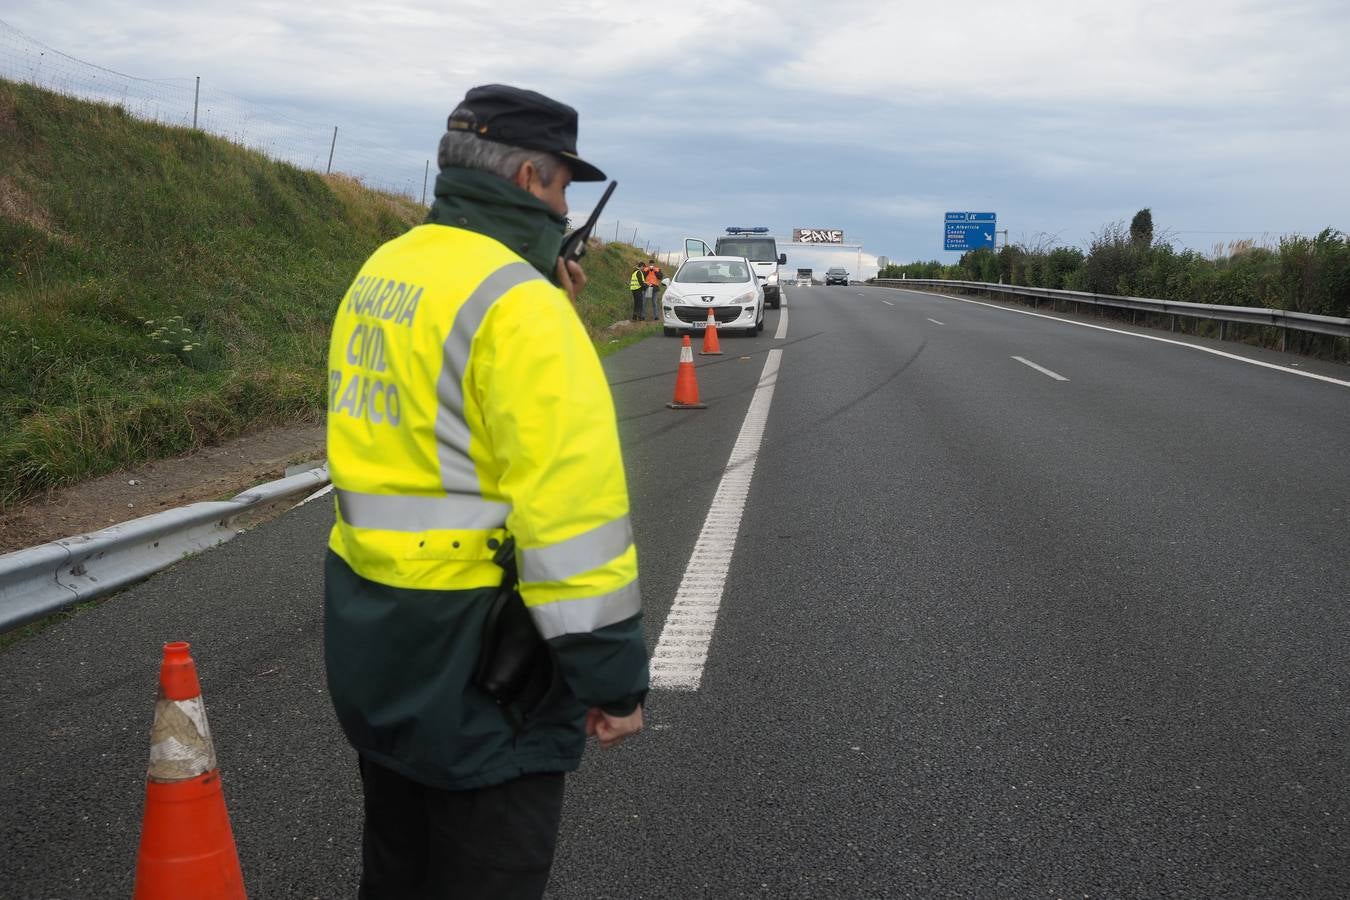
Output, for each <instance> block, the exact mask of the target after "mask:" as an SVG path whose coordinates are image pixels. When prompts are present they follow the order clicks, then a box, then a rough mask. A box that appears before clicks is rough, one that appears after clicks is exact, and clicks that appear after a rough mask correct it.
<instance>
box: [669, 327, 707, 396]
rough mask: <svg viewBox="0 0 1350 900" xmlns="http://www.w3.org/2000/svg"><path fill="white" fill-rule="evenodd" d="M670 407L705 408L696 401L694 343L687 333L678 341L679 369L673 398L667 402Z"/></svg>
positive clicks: (696, 379) (696, 381)
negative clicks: (690, 340)
mask: <svg viewBox="0 0 1350 900" xmlns="http://www.w3.org/2000/svg"><path fill="white" fill-rule="evenodd" d="M666 406H669V407H670V408H671V409H707V408H708V404H706V403H699V402H698V378H696V377H695V376H694V345H693V344H691V343H690V342H689V335H687V334H686V335H685V336H684V339H683V340H681V341H680V371H679V372H678V373H677V374H676V375H675V399H674V400H673V401H671V402H670V403H667V404H666Z"/></svg>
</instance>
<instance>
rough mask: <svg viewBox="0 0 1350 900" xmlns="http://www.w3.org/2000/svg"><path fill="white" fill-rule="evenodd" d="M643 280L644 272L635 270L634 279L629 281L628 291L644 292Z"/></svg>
mask: <svg viewBox="0 0 1350 900" xmlns="http://www.w3.org/2000/svg"><path fill="white" fill-rule="evenodd" d="M642 278H643V274H642V270H641V269H634V270H633V275H632V277H631V278H629V279H628V289H629V290H630V291H640V290H642Z"/></svg>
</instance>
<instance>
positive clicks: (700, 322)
mask: <svg viewBox="0 0 1350 900" xmlns="http://www.w3.org/2000/svg"><path fill="white" fill-rule="evenodd" d="M693 325H694V327H695V328H707V327H708V320H707V319H699V320H698V321H697V322H694V323H693Z"/></svg>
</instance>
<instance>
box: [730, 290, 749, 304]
mask: <svg viewBox="0 0 1350 900" xmlns="http://www.w3.org/2000/svg"><path fill="white" fill-rule="evenodd" d="M731 302H732V303H753V302H755V292H754V291H746V292H745V293H744V294H741V295H740V296H739V297H737V298H736V299H735V300H732V301H731Z"/></svg>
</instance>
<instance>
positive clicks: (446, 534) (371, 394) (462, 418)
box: [325, 224, 647, 788]
mask: <svg viewBox="0 0 1350 900" xmlns="http://www.w3.org/2000/svg"><path fill="white" fill-rule="evenodd" d="M328 379H329V380H328V465H329V471H330V474H331V477H332V482H333V486H334V491H335V494H336V508H337V516H336V522H335V524H334V526H333V529H332V532H331V534H330V537H329V548H330V549H331V551H332V552H333V554H335V555H336V557H339V558H340V559H341V561H342V562H343V563H345V566H344V565H342V564H339V563H336V562H335V561H332V560H331V559H330V565H329V567H328V573H329V587H328V591H327V595H328V599H327V601H326V602H327V603H328V616H327V617H326V625H325V628H326V634H327V636H328V641H329V644H330V646H329V648H328V654H329V672H330V683H331V682H334V681H340V682H342V685H343V686H341V687H339V686H335V687H334V689H333V694H334V703H335V705H336V706H337V707H338V712H339V718H340V719H341V720H342V721H343V725H344V729H345V730H346V731H347V732H348V736H349V737H350V738H352V740H353V743H354V744H356V746H357V749H358V750H361V751H362V752H363V753H369V754H370V755H372V756H374V757H375V758H376V759H377V760H379V761H382V762H384V763H385V764H387V765H393V766H394V767H395V768H400V769H401V770H403V771H409V772H414V773H415V774H416V775H417V776H418V777H421V778H422V779H423V780H424V781H428V782H433V783H439V784H442V785H444V786H447V787H451V788H463V787H469V786H473V785H475V784H482V783H492V782H493V781H494V780H503V778H504V777H506V776H510V774H511V772H513V771H514V772H517V773H518V772H519V771H520V770H525V771H529V770H535V771H538V770H546V769H565V768H574V767H575V764H576V759H575V758H573V757H576V758H579V756H580V747H579V744H578V745H574V744H569V743H568V742H569V741H572V740H573V737H572V736H563V737H560V736H558V735H557V734H555V735H554V736H553V737H552V738H550V739H548V740H545V741H544V744H545V745H546V746H543V747H542V748H540V747H536V748H535V749H534V750H533V751H528V752H526V751H521V750H520V749H519V747H520V746H521V745H522V742H521V741H519V740H514V741H513V736H512V735H511V734H509V733H507V732H505V731H503V729H501V728H500V727H499V726H500V724H501V719H500V715H499V714H498V713H497V712H496V711H495V710H492V708H491V703H490V702H489V701H486V698H485V697H480V696H477V695H475V694H474V693H473V692H474V689H473V688H471V687H469V685H468V673H469V669H470V668H471V666H472V663H473V657H474V656H475V655H476V652H477V640H478V636H479V633H480V632H481V626H482V618H483V610H484V609H485V608H486V604H487V602H488V601H489V600H490V598H491V597H492V595H493V591H491V590H484V589H486V588H492V587H494V586H497V585H500V583H501V581H502V570H501V568H499V567H498V566H497V565H496V564H495V563H494V562H493V559H492V558H493V555H494V553H495V552H496V550H497V548H498V547H499V546H500V544H501V542H502V541H504V540H505V538H506V537H507V535H508V534H509V535H510V536H512V537H514V539H515V543H516V554H517V563H518V567H519V573H520V592H521V596H522V597H523V599H524V601H525V604H526V606H527V608H528V609H529V611H530V613H531V617H532V619H533V621H534V623H535V625H536V626H537V627H538V629H539V632H540V634H541V636H542V637H543V638H544V639H545V640H546V641H548V643H549V645H550V648H551V651H552V653H553V655H554V658H555V661H556V664H557V668H558V671H559V672H560V674H561V677H562V678H563V679H564V680H565V682H566V688H567V690H569V691H570V694H571V697H572V698H574V699H570V700H569V703H570V704H571V705H570V706H567V708H566V710H565V715H564V714H563V713H561V712H560V713H558V714H557V715H555V716H553V718H554V719H555V720H556V721H555V723H554V724H559V723H562V722H563V720H564V719H565V720H567V724H569V727H573V730H575V726H577V725H578V721H579V720H578V717H579V716H581V715H582V714H584V709H585V707H587V706H593V705H599V706H604V705H606V704H613V703H615V702H616V701H620V700H621V698H630V699H629V701H628V702H629V703H631V702H633V700H632V699H631V698H634V697H638V698H640V696H641V695H642V694H643V693H645V690H646V682H647V674H646V651H645V645H644V644H643V641H642V632H641V627H640V596H639V590H638V582H637V551H636V548H635V546H634V544H633V535H632V528H631V526H630V523H629V518H628V492H627V485H626V483H625V478H624V471H623V463H622V458H621V456H620V448H619V438H618V430H617V425H616V422H615V416H614V406H613V400H612V398H611V396H610V392H609V387H608V385H607V384H606V382H605V377H604V372H603V370H602V369H601V367H600V363H599V360H598V358H597V357H596V354H595V350H594V347H593V346H592V344H591V341H590V339H589V337H588V336H587V334H586V331H585V329H584V327H583V326H582V324H581V322H580V320H579V319H578V317H577V314H576V311H575V310H574V309H573V308H572V304H571V302H570V300H569V299H568V297H567V295H566V294H565V293H564V292H563V291H561V290H560V289H558V288H557V287H555V286H554V285H552V284H551V283H550V282H549V281H547V280H546V279H545V278H544V277H543V276H542V275H540V273H539V272H538V271H536V270H535V269H534V267H532V266H531V265H530V264H529V263H527V262H525V261H524V260H523V259H522V258H521V257H520V256H518V255H517V254H516V253H514V252H512V251H511V250H510V249H508V248H507V247H506V246H505V245H503V244H502V243H499V242H498V241H496V240H494V239H493V238H491V237H487V236H485V235H483V234H479V233H476V232H473V231H469V230H466V229H462V228H454V227H447V226H445V225H438V224H428V225H422V226H419V227H417V228H414V229H412V230H411V231H409V232H408V233H406V234H404V235H403V236H401V237H399V238H396V239H394V240H392V241H390V242H389V243H387V244H385V245H384V246H383V247H381V248H380V249H379V250H377V251H376V252H375V254H374V255H372V256H371V257H370V259H369V260H368V261H367V262H366V264H365V266H364V267H363V268H362V269H361V271H360V273H359V274H358V275H357V277H356V279H355V281H354V282H353V283H352V285H351V287H350V289H349V290H348V292H347V294H346V296H345V297H344V298H343V300H342V302H341V305H340V308H339V309H338V312H337V315H336V319H335V323H334V329H333V338H332V342H331V345H330V349H329V359H328ZM348 569H349V570H350V572H348V571H347V570H348ZM353 576H354V577H353ZM334 585H338V586H337V587H334ZM334 595H336V600H335V599H334ZM391 635H394V637H391ZM437 642H440V643H437ZM426 647H436V648H438V649H436V650H434V651H430V650H427V651H426V653H427V654H429V655H428V656H427V658H426V659H424V660H422V661H421V662H420V663H418V664H417V665H419V666H421V667H422V670H423V673H422V675H420V676H418V677H419V678H421V679H423V680H428V681H431V682H433V683H434V685H435V691H436V692H439V699H438V700H437V701H436V702H435V703H433V702H432V701H430V700H429V699H427V695H428V692H429V691H430V688H428V687H427V686H425V685H418V684H384V685H379V686H377V687H370V686H368V685H367V684H366V682H369V681H371V680H374V681H377V682H378V681H381V680H383V681H397V680H399V679H401V678H403V677H404V676H403V672H404V671H405V670H406V671H408V672H411V671H412V670H413V668H414V664H413V663H412V662H411V659H412V656H411V654H414V653H417V652H422V651H424V650H425V649H426ZM401 654H409V656H408V657H407V661H404V660H403V658H401V656H400V655H401ZM335 655H336V656H339V657H340V656H348V657H351V658H352V659H351V663H350V664H351V665H353V666H362V665H364V666H367V669H368V671H366V672H365V673H364V674H363V673H362V672H358V671H350V672H349V671H346V670H344V669H342V667H343V665H344V662H343V660H342V659H334V656H335ZM440 656H445V657H447V659H446V661H445V662H444V664H443V665H442V664H441V663H440V662H438V659H439V657H440ZM335 667H336V668H337V670H338V671H337V674H335ZM409 677H411V676H409ZM560 689H561V688H560ZM419 691H420V693H419ZM555 693H556V691H555ZM339 694H345V695H347V696H339ZM457 694H459V695H462V696H459V698H458V699H456V695H457ZM555 699H556V697H555ZM447 704H449V705H451V706H452V707H455V708H451V709H445V708H441V707H444V706H446V705H447ZM485 716H491V718H492V722H490V723H486V724H485V723H484V722H483V721H482V720H483V718H484V717H485ZM441 719H447V720H450V721H449V722H448V724H446V723H444V722H441V721H440V720H441ZM391 722H397V723H398V724H397V725H396V726H394V725H389V724H388V723H391ZM475 723H476V724H475ZM491 727H497V731H498V732H501V733H494V736H493V738H492V742H495V743H492V742H488V743H492V746H491V747H486V745H485V743H484V742H485V741H486V738H484V737H483V736H482V735H483V733H484V732H485V730H490V728H491ZM559 727H561V724H559ZM437 728H439V729H441V732H438V733H437V735H436V736H434V737H433V738H432V739H431V740H429V741H428V740H426V739H425V735H426V733H427V732H428V730H429V729H437ZM455 729H459V732H466V731H467V732H469V733H473V734H475V735H476V736H475V737H474V739H473V740H474V741H475V742H476V743H475V742H470V743H469V744H465V743H464V738H463V736H462V734H459V733H457V732H456V731H455ZM576 740H577V741H584V737H577V738H576ZM550 741H551V743H550ZM564 744H567V746H563V745H564ZM512 746H515V748H516V749H512ZM485 747H486V749H485ZM466 748H467V749H466ZM527 749H528V748H527ZM521 752H525V753H526V756H530V754H531V753H533V756H530V758H529V759H527V760H525V761H522V760H521V758H520V756H519V754H520V753H521ZM512 753H515V754H516V756H515V757H511V754H512ZM409 754H411V755H412V756H415V757H417V756H431V757H434V756H436V755H437V754H440V756H448V757H453V758H455V759H456V760H458V761H457V762H454V763H453V764H446V765H440V764H439V763H438V762H437V761H436V759H429V760H428V761H427V765H426V766H423V767H422V768H418V767H417V766H414V765H411V764H409V763H408V762H407V757H408V755H409ZM493 754H496V755H495V756H494V755H493ZM498 757H500V758H498ZM485 760H486V762H485ZM541 760H542V762H541ZM563 763H566V765H564V764H563ZM438 766H439V768H438ZM486 770H490V771H486ZM429 771H430V772H431V773H432V774H428V772H429ZM485 771H486V774H485ZM503 773H504V774H503ZM499 776H502V777H499Z"/></svg>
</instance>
